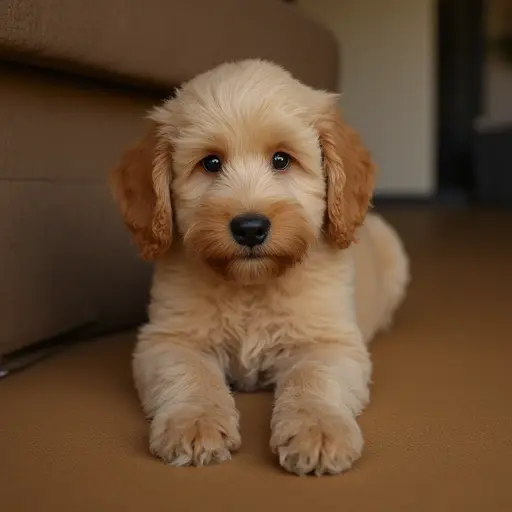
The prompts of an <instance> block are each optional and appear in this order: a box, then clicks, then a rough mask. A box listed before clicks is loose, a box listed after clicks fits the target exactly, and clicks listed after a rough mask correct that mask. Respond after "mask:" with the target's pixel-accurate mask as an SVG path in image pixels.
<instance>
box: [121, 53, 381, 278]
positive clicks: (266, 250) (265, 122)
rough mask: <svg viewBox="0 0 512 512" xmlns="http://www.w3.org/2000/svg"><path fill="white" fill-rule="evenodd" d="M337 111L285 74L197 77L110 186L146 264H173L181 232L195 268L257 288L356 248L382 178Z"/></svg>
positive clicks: (247, 66)
mask: <svg viewBox="0 0 512 512" xmlns="http://www.w3.org/2000/svg"><path fill="white" fill-rule="evenodd" d="M334 102H335V98H334V97H333V95H330V94H327V93H324V92H320V91H315V90H313V89H311V88H309V87H306V86H305V85H303V84H301V83H300V82H298V81H296V80H295V79H293V78H292V77H291V76H290V75H289V74H288V73H287V72H285V71H284V70H282V69H281V68H279V67H277V66H275V65H272V64H269V63H265V62H261V61H244V62H241V63H235V64H226V65H223V66H220V67H218V68H216V69H214V70H212V71H210V72H208V73H205V74H203V75H200V76H198V77H197V78H195V79H193V80H192V81H190V82H189V83H188V84H186V85H185V86H184V87H183V88H182V89H181V90H180V91H179V93H178V95H177V96H176V97H175V98H173V99H171V100H168V101H167V102H165V103H164V104H163V105H162V106H160V107H157V108H156V109H154V111H153V112H152V114H151V120H152V122H153V123H154V126H153V129H152V131H151V133H150V134H149V135H148V136H147V137H146V139H145V140H144V141H142V142H141V143H139V144H138V145H137V146H136V147H135V148H134V149H132V150H131V151H129V152H128V153H127V154H126V155H125V158H124V159H123V162H122V164H121V166H120V167H119V168H118V169H116V170H115V171H114V173H113V176H112V177H113V182H112V183H113V188H114V192H115V193H116V196H117V198H118V201H119V202H120V204H121V207H122V210H123V213H124V217H125V221H126V223H127V225H128V227H129V229H130V230H131V231H132V232H133V234H134V235H135V238H136V241H137V242H138V243H139V245H140V246H141V248H142V253H143V256H145V257H146V258H148V259H154V258H155V257H157V256H159V255H160V254H162V253H164V252H165V251H166V250H167V249H168V248H169V247H170V244H171V238H172V232H173V231H174V234H175V237H176V235H177V236H179V237H180V238H181V240H182V243H183V244H184V246H185V248H186V249H187V250H188V251H189V252H190V253H191V256H192V255H193V257H197V258H199V259H201V260H202V261H204V262H205V263H206V264H208V265H209V266H211V267H212V268H213V269H214V270H215V271H216V272H218V273H220V274H221V275H223V276H224V277H225V278H227V279H230V280H234V281H236V282H239V283H241V284H253V283H262V282H265V281H267V280H269V279H272V278H274V277H276V276H278V275H280V274H282V273H283V272H285V271H286V269H287V268H289V267H290V266H292V265H294V264H296V263H297V262H299V261H300V260H302V259H303V258H304V257H305V256H306V255H307V252H308V250H309V249H310V247H311V246H312V245H313V244H314V243H315V242H316V241H317V240H318V239H319V238H320V237H322V236H326V237H327V238H328V239H329V240H330V241H331V242H333V243H334V244H336V245H338V246H339V247H346V246H348V245H349V244H350V242H351V241H352V237H353V231H354V229H355V228H356V227H357V226H358V225H359V224H360V223H361V222H362V220H363V217H364V213H365V212H366V209H367V207H368V201H369V198H370V195H371V187H372V177H373V172H372V171H373V167H372V165H371V162H370V160H369V158H368V156H367V154H366V153H365V152H364V150H363V151H362V152H361V149H362V148H361V147H360V146H359V145H358V142H357V139H356V137H355V135H354V134H353V133H352V132H350V131H349V130H348V129H347V128H346V127H345V126H344V125H343V124H342V123H341V120H340V118H339V114H338V113H337V112H336V109H335V103H334ZM343 153H344V154H345V155H346V156H347V157H348V162H346V161H344V160H343ZM171 211H172V212H173V213H171ZM173 220H174V223H175V225H174V226H171V224H172V222H173Z"/></svg>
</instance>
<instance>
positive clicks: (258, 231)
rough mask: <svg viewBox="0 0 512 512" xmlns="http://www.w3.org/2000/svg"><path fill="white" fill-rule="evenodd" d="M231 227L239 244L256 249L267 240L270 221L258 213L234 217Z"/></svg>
mask: <svg viewBox="0 0 512 512" xmlns="http://www.w3.org/2000/svg"><path fill="white" fill-rule="evenodd" d="M230 227H231V233H232V234H233V238H234V239H235V241H236V242H237V243H238V244H240V245H245V246H246V247H254V246H255V245H260V244H262V243H263V242H264V241H265V238H267V234H268V231H269V229H270V220H268V219H267V217H265V216H264V215H260V214H258V213H246V214H244V215H238V216H237V217H234V218H233V220H232V221H231V226H230Z"/></svg>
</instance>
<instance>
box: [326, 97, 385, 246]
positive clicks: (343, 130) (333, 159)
mask: <svg viewBox="0 0 512 512" xmlns="http://www.w3.org/2000/svg"><path fill="white" fill-rule="evenodd" d="M317 126H318V132H319V135H320V144H321V147H322V152H323V159H324V170H325V174H326V180H327V212H326V220H325V233H326V236H327V239H328V240H329V241H330V242H331V243H332V244H333V245H335V246H337V247H339V248H341V249H344V248H346V247H348V246H349V245H350V244H351V243H352V242H353V241H354V236H355V231H356V229H357V228H358V227H359V226H360V225H361V224H362V223H363V221H364V218H365V215H366V212H367V210H368V208H369V207H370V200H371V197H372V194H373V188H374V179H375V176H374V175H375V166H374V164H373V162H372V160H371V157H370V154H369V152H368V151H367V150H366V148H365V147H364V146H363V145H362V143H361V140H360V138H359V136H358V134H357V133H356V132H354V131H353V130H352V129H350V128H349V127H348V126H347V125H346V124H345V122H344V121H343V120H342V118H341V114H340V111H339V108H338V106H337V105H336V103H335V101H333V100H330V105H329V106H328V107H327V109H326V110H325V111H324V113H323V115H322V116H321V117H320V119H319V120H318V124H317Z"/></svg>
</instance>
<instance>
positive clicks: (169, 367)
mask: <svg viewBox="0 0 512 512" xmlns="http://www.w3.org/2000/svg"><path fill="white" fill-rule="evenodd" d="M133 369H134V377H135V383H136V387H137V389H138V391H139V395H140V398H141V401H142V405H143V407H144V410H145V411H146V413H147V414H148V416H150V417H152V422H151V430H150V450H151V452H152V453H153V454H154V455H156V456H158V457H159V458H161V459H163V460H164V461H166V462H168V463H169V464H172V465H173V466H186V465H195V466H202V465H205V464H208V463H210V462H220V461H224V460H226V459H229V458H230V455H231V452H232V451H234V450H236V449H237V448H238V447H239V445H240V435H239V432H238V412H237V410H236V408H235V403H234V400H233V397H232V395H231V394H230V392H229V389H228V387H227V385H226V383H225V378H224V373H223V370H222V368H221V365H220V362H219V361H218V360H217V359H216V358H215V357H213V356H210V355H207V354H205V353H202V352H201V351H199V350H195V349H191V348H188V347H186V346H183V344H178V343H174V342H173V341H172V340H169V339H165V338H162V337H161V335H158V336H148V335H146V336H145V337H142V338H141V339H140V341H139V343H138V345H137V347H136V350H135V354H134V360H133Z"/></svg>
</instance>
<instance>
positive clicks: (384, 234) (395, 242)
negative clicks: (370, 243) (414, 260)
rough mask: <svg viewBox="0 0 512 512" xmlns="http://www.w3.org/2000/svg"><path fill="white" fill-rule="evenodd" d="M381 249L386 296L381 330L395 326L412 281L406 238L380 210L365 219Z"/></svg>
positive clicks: (380, 271) (377, 248)
mask: <svg viewBox="0 0 512 512" xmlns="http://www.w3.org/2000/svg"><path fill="white" fill-rule="evenodd" d="M365 224H366V226H367V227H368V229H369V231H370V234H371V237H372V238H373V240H374V244H375V248H376V251H377V260H378V265H379V273H380V275H381V278H382V284H383V289H384V293H385V295H386V300H385V307H384V310H383V313H382V321H381V323H380V328H381V329H387V328H389V327H390V326H391V323H392V321H393V315H394V313H395V311H396V310H397V309H398V307H399V306H400V305H401V304H402V302H403V300H404V298H405V293H406V290H407V287H408V285H409V282H410V262H409V257H408V255H407V253H406V251H405V248H404V245H403V243H402V240H401V239H400V237H399V235H398V233H397V232H396V231H395V229H394V228H393V227H392V226H391V225H390V224H389V223H388V222H386V221H385V220H384V219H383V218H382V217H381V216H380V215H378V214H376V213H372V214H369V215H368V216H367V218H366V221H365Z"/></svg>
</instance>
